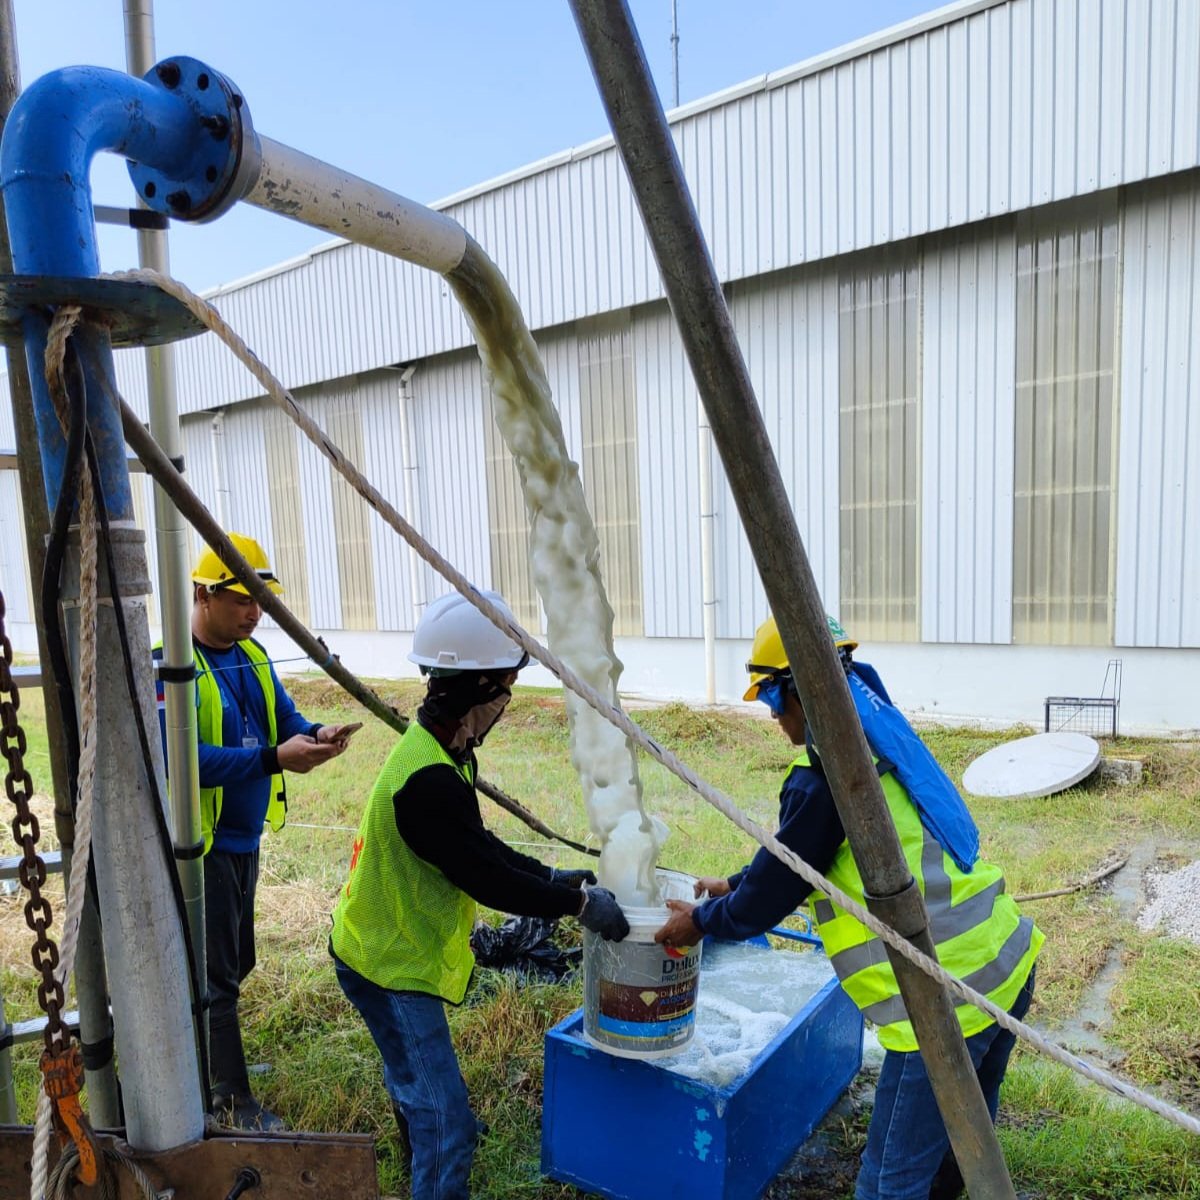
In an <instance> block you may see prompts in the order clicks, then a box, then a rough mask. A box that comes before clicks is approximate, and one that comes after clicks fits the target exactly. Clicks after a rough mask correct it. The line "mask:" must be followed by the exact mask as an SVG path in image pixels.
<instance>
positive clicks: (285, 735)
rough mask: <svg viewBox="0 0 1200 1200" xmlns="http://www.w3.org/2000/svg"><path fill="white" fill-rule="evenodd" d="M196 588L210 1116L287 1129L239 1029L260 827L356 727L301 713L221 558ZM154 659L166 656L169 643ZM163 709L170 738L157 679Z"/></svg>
mask: <svg viewBox="0 0 1200 1200" xmlns="http://www.w3.org/2000/svg"><path fill="white" fill-rule="evenodd" d="M229 536H230V539H231V540H232V541H233V543H234V545H235V546H236V547H237V549H238V550H239V551H240V552H241V554H242V556H243V557H244V558H245V559H246V560H247V561H248V562H249V563H250V565H251V566H253V567H254V568H255V569H256V570H257V571H258V574H259V576H260V577H261V578H262V579H263V581H264V582H265V583H266V585H267V586H268V587H269V588H270V589H271V590H272V591H274V592H276V593H278V592H281V591H282V590H283V589H282V588H281V586H280V584H279V582H278V580H276V578H275V574H274V572H273V571H272V570H271V564H270V562H269V561H268V559H267V555H266V552H265V551H264V550H263V548H262V547H261V546H260V545H259V544H258V542H256V541H255V540H254V539H253V538H248V537H245V536H243V535H242V534H237V533H233V534H230V535H229ZM192 585H193V589H194V593H193V606H192V647H193V651H194V654H195V660H196V715H197V728H198V735H199V737H198V746H197V751H198V758H199V767H200V824H201V829H202V832H203V838H204V846H203V853H204V909H205V913H204V916H205V954H206V958H207V970H208V997H209V1045H210V1054H209V1060H210V1063H209V1065H210V1074H211V1080H210V1083H211V1088H212V1109H213V1112H214V1114H215V1115H216V1116H217V1117H218V1118H219V1119H221V1120H222V1121H223V1122H224V1123H226V1124H229V1125H232V1126H235V1127H237V1128H242V1129H262V1130H268V1131H269V1130H279V1129H282V1128H283V1122H282V1121H281V1120H280V1119H279V1117H277V1116H276V1115H275V1114H274V1113H272V1112H271V1111H269V1110H268V1109H266V1108H264V1107H263V1106H262V1104H260V1103H259V1102H258V1100H257V1099H255V1097H254V1095H253V1093H252V1091H251V1089H250V1082H249V1076H248V1073H247V1070H246V1059H245V1053H244V1051H243V1048H242V1034H241V1027H240V1025H239V1022H238V1000H239V997H240V995H241V985H242V982H243V980H245V978H246V977H247V976H248V975H249V974H250V972H251V971H252V970H253V969H254V966H255V961H256V960H255V948H254V896H255V890H256V888H257V884H258V846H259V840H260V838H261V837H262V830H263V825H264V824H269V825H270V826H271V828H272V829H274V830H279V829H281V828H282V827H283V823H284V817H285V814H286V811H287V791H286V787H285V785H284V772H285V771H290V772H292V773H294V774H299V775H303V774H306V773H307V772H309V771H311V770H312V769H313V768H314V767H318V766H320V765H321V764H322V763H326V762H329V761H330V759H333V758H336V757H337V756H338V755H339V754H341V753H342V751H343V750H344V749H345V748H346V744H347V742H348V740H349V737H350V735H351V734H352V733H353V732H354V730H355V729H356V728H357V726H346V725H322V724H320V723H319V722H315V721H310V720H309V719H308V718H307V717H305V716H304V715H303V714H302V713H301V712H299V710H298V709H297V708H296V705H295V703H294V702H293V700H292V698H291V696H289V695H288V693H287V691H286V689H285V688H284V686H283V684H282V683H280V682H279V677H278V676H277V675H276V674H275V668H274V667H273V666H272V665H271V661H270V657H269V655H268V654H267V651H266V649H265V648H264V647H263V646H262V645H260V643H258V642H257V641H255V640H254V638H253V637H252V636H251V635H252V634H253V633H254V630H255V628H256V627H257V625H258V622H259V619H260V618H261V617H262V609H261V608H259V606H258V603H257V602H256V601H255V600H254V599H253V597H252V596H250V594H249V593H248V592H247V591H246V589H245V588H244V587H243V586H242V585H241V584H240V583H239V582H238V581H237V578H236V577H235V576H234V575H233V573H232V572H231V571H230V570H229V568H228V567H227V566H226V565H225V564H224V563H223V562H222V561H221V559H220V557H219V556H218V555H217V554H216V552H215V551H213V550H211V549H207V548H206V549H205V551H204V553H203V554H202V555H201V556H200V558H199V560H198V561H197V563H196V567H195V570H194V571H193V572H192ZM154 654H155V657H156V658H157V659H161V657H162V648H161V646H156V647H155V650H154ZM158 710H159V722H160V728H161V732H162V735H163V740H164V742H165V740H166V715H165V711H164V710H165V704H164V701H163V688H162V684H161V682H160V683H159V685H158Z"/></svg>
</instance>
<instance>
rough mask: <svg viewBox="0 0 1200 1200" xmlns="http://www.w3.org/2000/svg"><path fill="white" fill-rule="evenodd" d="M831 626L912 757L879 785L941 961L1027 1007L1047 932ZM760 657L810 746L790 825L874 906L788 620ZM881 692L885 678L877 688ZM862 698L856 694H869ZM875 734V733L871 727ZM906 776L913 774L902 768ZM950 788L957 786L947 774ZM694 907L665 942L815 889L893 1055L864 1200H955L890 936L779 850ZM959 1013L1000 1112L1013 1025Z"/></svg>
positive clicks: (789, 833)
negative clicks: (815, 736) (836, 796)
mask: <svg viewBox="0 0 1200 1200" xmlns="http://www.w3.org/2000/svg"><path fill="white" fill-rule="evenodd" d="M830 627H831V631H832V633H833V636H834V639H835V641H836V642H837V643H838V647H839V651H840V652H841V654H842V661H843V665H844V666H845V667H846V669H847V675H848V678H849V679H850V687H851V691H852V692H854V691H855V690H856V689H858V690H859V691H860V692H862V693H863V696H864V698H863V707H861V708H860V709H859V712H860V716H861V718H862V720H863V727H864V732H865V733H866V734H867V740H868V742H870V743H871V745H872V749H873V750H874V751H875V754H876V757H877V760H878V759H880V757H881V756H880V752H879V746H878V745H876V742H883V741H886V742H887V743H888V745H889V747H890V748H891V749H892V750H893V753H895V756H896V758H897V759H900V760H902V765H901V763H893V762H892V761H890V759H889V760H888V761H886V762H882V761H881V762H880V763H879V766H880V771H881V775H880V783H881V784H882V786H883V794H884V798H885V799H886V801H887V805H888V811H889V813H890V814H891V817H892V821H893V823H894V824H895V826H896V832H897V834H898V835H899V838H900V844H901V847H902V848H903V850H904V854H905V858H906V860H907V862H908V864H909V868H910V870H911V871H912V874H913V877H914V878H915V879H916V880H917V882H918V885H919V886H920V889H921V892H922V895H923V897H924V900H925V907H926V909H927V911H928V914H929V930H930V935H931V937H932V939H933V942H934V946H935V948H936V950H937V954H938V958H939V960H940V962H941V964H942V966H944V967H945V968H946V970H947V971H949V972H950V973H951V974H952V975H955V976H956V977H958V978H960V979H962V980H964V982H966V983H967V984H968V985H969V986H971V987H973V988H974V989H975V990H976V991H979V992H982V993H983V994H985V995H986V996H987V997H988V999H989V1000H991V1001H992V1002H993V1003H994V1004H996V1005H997V1006H999V1007H1000V1008H1003V1009H1005V1010H1007V1011H1008V1012H1010V1013H1011V1014H1012V1015H1013V1016H1015V1017H1017V1018H1018V1019H1020V1018H1022V1017H1023V1016H1024V1015H1025V1013H1026V1011H1027V1010H1028V1008H1029V1003H1030V999H1031V997H1032V994H1033V980H1034V963H1035V960H1036V958H1037V955H1038V952H1039V951H1040V949H1041V946H1042V942H1043V935H1042V933H1041V931H1040V930H1038V929H1037V927H1036V926H1035V925H1034V924H1033V922H1032V921H1031V920H1030V919H1029V918H1028V917H1023V916H1021V914H1020V913H1019V912H1018V910H1017V906H1016V904H1015V903H1014V901H1013V899H1012V897H1011V896H1009V895H1008V894H1007V892H1006V891H1005V889H1004V876H1003V874H1002V873H1001V872H1000V870H999V868H998V867H995V866H993V865H992V864H991V863H987V862H983V861H980V860H978V832H977V831H976V829H975V827H974V822H973V821H972V820H971V818H970V814H969V813H968V812H967V811H966V807H965V805H963V804H962V800H961V797H959V796H958V794H957V792H956V791H955V790H954V789H953V786H952V785H949V781H948V780H944V779H943V778H940V777H941V776H943V775H944V773H943V772H941V770H940V768H937V767H936V763H935V762H934V761H933V760H932V757H931V756H929V755H928V751H927V750H926V749H925V747H924V745H923V744H922V743H920V739H919V738H917V736H916V734H915V733H914V732H912V730H911V728H909V729H908V732H907V736H905V735H904V733H903V731H904V729H905V728H906V727H907V723H906V722H904V721H903V717H902V715H901V714H899V712H898V710H896V709H894V708H893V707H892V706H891V705H890V703H888V702H887V700H886V693H883V696H880V695H879V693H880V692H881V691H882V685H881V684H879V682H878V676H875V675H874V673H873V672H868V673H867V677H866V678H870V679H873V680H874V683H875V686H874V687H872V686H871V685H870V684H869V683H867V682H866V678H864V677H863V676H860V675H858V674H856V673H855V672H854V667H856V666H858V664H852V660H850V658H849V651H850V650H852V649H853V646H854V643H852V642H851V641H850V640H849V638H847V637H846V635H845V633H844V631H843V630H842V629H841V627H840V625H838V624H837V623H836V622H834V621H832V620H831V621H830ZM751 655H752V657H751V662H750V663H748V664H747V670H748V671H749V672H750V674H751V683H750V689H749V690H748V691H747V693H746V699H748V700H753V699H757V700H760V701H762V702H763V703H765V704H766V705H767V706H768V707H769V708H770V710H771V714H772V716H774V718H775V720H776V721H777V722H778V723H779V728H780V731H781V732H782V733H783V734H784V735H785V736H786V737H787V739H788V740H789V741H790V742H791V743H792V744H793V745H794V746H796V747H797V756H796V759H795V760H794V762H793V763H792V765H791V767H790V768H789V770H788V774H787V777H786V779H785V780H784V783H783V788H782V791H781V793H780V799H779V828H778V830H777V831H776V837H777V838H778V839H779V841H780V842H782V843H783V844H784V845H785V846H787V847H788V848H789V849H790V850H792V851H794V852H795V853H796V854H798V855H799V856H800V857H801V858H802V859H803V860H804V861H805V862H807V863H808V864H809V865H810V866H812V867H814V868H815V869H816V870H817V871H819V872H820V873H821V874H822V875H824V876H825V877H826V878H827V879H829V880H830V882H831V883H832V884H834V885H835V886H836V887H837V888H838V889H839V890H840V891H842V892H844V893H846V894H847V895H848V896H850V897H851V898H852V899H853V900H855V901H857V902H858V903H859V904H864V903H865V899H864V888H863V882H862V877H861V875H860V874H859V871H858V867H857V865H856V864H855V861H854V855H853V852H852V851H851V849H850V844H849V842H848V841H847V839H846V834H845V830H844V829H843V827H842V822H841V818H840V817H839V816H838V812H837V807H836V805H835V804H834V800H833V793H832V792H831V791H830V788H829V784H828V782H827V780H826V778H825V772H824V770H823V769H822V767H821V762H820V757H819V755H818V753H817V751H816V748H815V747H813V746H812V743H811V740H810V738H809V736H808V726H807V721H806V718H805V715H804V708H803V705H802V704H801V703H800V697H799V695H798V694H797V691H796V686H795V683H794V681H793V679H792V673H791V668H790V666H789V664H788V660H787V656H786V653H785V651H784V648H783V642H782V639H781V638H780V636H779V630H778V628H777V627H776V625H775V621H774V619H770V620H768V621H766V622H764V624H763V625H761V626H760V627H759V630H758V633H757V634H756V636H755V640H754V647H753V649H752V651H751ZM876 689H878V690H876ZM859 699H860V697H856V705H857V704H858V702H859ZM873 739H874V740H873ZM902 777H903V778H904V779H905V780H906V781H907V782H905V783H902V782H901V778H902ZM947 785H949V786H947ZM706 891H707V892H708V894H709V897H710V898H709V899H707V900H705V901H704V902H703V903H701V904H698V905H695V904H689V903H685V902H682V901H668V902H667V903H668V905H669V906H670V907H671V909H672V910H673V911H672V914H671V917H670V919H669V920H668V921H667V923H666V924H665V925H664V926H663V927H662V928H661V929H660V930H659V931H658V932H657V934H656V935H655V936H656V940H657V941H659V942H661V943H663V944H665V945H667V946H690V945H694V944H695V942H696V941H697V940H698V939H699V938H700V937H702V936H703V935H705V934H711V935H712V936H713V937H717V938H724V939H730V940H741V939H745V938H749V937H754V936H757V935H758V934H761V933H764V932H765V931H766V930H768V929H771V928H773V927H774V926H775V925H777V924H778V923H779V922H780V921H781V920H783V918H784V917H786V916H787V915H788V914H789V913H791V912H793V911H794V910H795V909H796V908H797V907H798V906H799V905H800V904H802V903H804V902H805V901H808V903H809V912H810V915H811V918H812V922H813V926H814V928H815V929H816V931H817V932H818V933H819V934H820V936H821V941H822V943H823V944H824V947H825V951H826V953H827V954H828V955H829V960H830V963H831V965H832V966H833V969H834V971H835V972H836V973H837V976H838V979H839V981H840V982H841V985H842V987H843V989H844V990H845V991H846V992H847V994H848V995H849V996H850V998H851V999H852V1000H853V1001H854V1002H855V1004H856V1005H857V1006H858V1007H859V1008H860V1009H861V1010H862V1012H863V1015H864V1017H866V1018H867V1019H868V1020H869V1021H871V1022H872V1023H873V1024H874V1025H875V1026H877V1028H878V1034H879V1041H880V1043H881V1045H882V1046H883V1047H884V1049H885V1051H886V1054H885V1057H884V1062H883V1067H882V1069H881V1071H880V1076H879V1084H878V1087H877V1088H876V1093H875V1106H874V1110H873V1112H872V1114H871V1124H870V1128H869V1130H868V1132H867V1145H866V1148H865V1149H864V1151H863V1157H862V1165H861V1168H860V1170H859V1175H858V1181H857V1185H856V1189H855V1193H854V1194H855V1200H952V1198H954V1197H957V1196H958V1195H960V1193H961V1190H962V1176H961V1173H960V1172H959V1169H958V1164H957V1162H956V1161H955V1158H954V1154H953V1151H952V1150H951V1148H950V1140H949V1136H948V1135H947V1133H946V1128H945V1125H944V1124H943V1122H942V1118H941V1115H940V1113H939V1111H938V1107H937V1102H936V1100H935V1098H934V1095H933V1089H932V1087H931V1085H930V1082H929V1077H928V1075H927V1074H926V1071H925V1064H924V1061H923V1060H922V1058H921V1054H920V1050H919V1047H918V1045H917V1039H916V1035H915V1033H914V1031H913V1027H912V1023H911V1022H910V1021H909V1019H908V1012H907V1010H906V1008H905V1006H904V1001H903V999H902V997H901V996H900V988H899V984H898V983H897V981H896V976H895V973H894V972H893V970H892V967H891V964H890V962H889V961H888V958H887V956H886V954H885V953H883V951H882V947H881V944H880V942H879V940H878V938H877V937H876V936H875V935H874V934H873V933H871V932H870V931H869V930H867V929H866V927H865V926H864V925H862V924H861V922H859V921H858V919H857V918H856V917H854V916H853V915H852V914H851V913H849V912H847V911H846V910H844V909H842V908H841V907H840V906H839V905H838V904H837V903H836V902H835V901H834V900H833V899H832V897H831V896H827V895H825V894H824V893H822V892H819V891H814V890H813V889H812V888H811V887H810V885H809V884H807V883H806V882H805V881H804V880H803V879H802V878H801V877H800V876H799V875H797V874H796V873H795V872H793V871H792V870H791V869H790V868H789V867H787V866H785V865H784V864H783V863H782V862H780V861H779V859H777V858H776V857H775V856H774V855H773V854H771V853H770V852H769V851H767V850H766V849H761V850H759V851H758V853H757V854H756V855H755V857H754V860H753V861H752V862H751V863H750V865H749V866H748V867H745V868H743V869H742V870H741V871H739V872H737V873H736V874H735V875H732V876H730V877H729V878H728V879H720V878H715V879H708V878H706V879H701V880H699V881H698V882H697V885H696V894H697V896H701V895H703V894H704V892H706ZM956 1015H957V1017H958V1020H959V1024H960V1025H961V1027H962V1032H963V1035H964V1037H965V1038H966V1044H967V1049H968V1050H969V1052H970V1055H971V1061H972V1062H973V1063H974V1066H975V1069H976V1074H977V1076H978V1079H979V1083H980V1087H981V1089H982V1091H983V1095H984V1099H985V1100H986V1102H987V1106H988V1110H989V1112H990V1113H991V1116H992V1119H993V1120H995V1117H996V1110H997V1106H998V1103H999V1095H1000V1083H1001V1081H1002V1080H1003V1078H1004V1073H1005V1071H1006V1069H1007V1066H1008V1058H1009V1054H1010V1053H1011V1051H1012V1048H1013V1045H1014V1043H1015V1040H1016V1039H1015V1038H1014V1036H1013V1035H1012V1034H1011V1033H1009V1032H1007V1031H1006V1030H1003V1029H1001V1028H1000V1026H999V1025H997V1024H996V1023H995V1022H994V1021H993V1020H992V1018H991V1017H990V1016H988V1015H987V1014H986V1013H984V1012H982V1011H980V1010H979V1009H977V1008H976V1007H975V1006H974V1005H971V1004H962V1005H960V1006H958V1008H957V1009H956Z"/></svg>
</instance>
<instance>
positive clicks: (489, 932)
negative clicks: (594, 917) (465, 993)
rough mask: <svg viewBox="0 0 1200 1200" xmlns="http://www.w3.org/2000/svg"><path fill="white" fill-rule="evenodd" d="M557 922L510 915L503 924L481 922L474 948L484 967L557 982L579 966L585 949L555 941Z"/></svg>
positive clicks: (520, 976)
mask: <svg viewBox="0 0 1200 1200" xmlns="http://www.w3.org/2000/svg"><path fill="white" fill-rule="evenodd" d="M557 930H558V922H557V921H555V920H551V919H550V918H549V917H508V918H506V920H505V921H504V923H503V924H502V925H497V926H492V925H485V924H482V923H481V924H479V925H476V926H475V929H474V931H473V932H472V934H471V949H472V950H474V951H475V961H476V962H477V963H478V964H479V965H480V966H481V967H494V968H496V969H498V970H501V971H507V972H508V973H510V974H512V975H516V976H518V977H519V978H521V979H526V980H534V981H536V982H538V983H557V982H559V981H560V980H561V979H563V978H565V977H566V976H567V975H569V974H570V973H571V972H572V971H574V970H576V969H577V968H578V966H579V962H580V959H581V958H582V956H583V950H582V949H581V948H580V947H578V946H576V947H573V948H572V949H564V948H563V947H561V946H558V945H556V944H555V941H554V935H555V933H556V932H557Z"/></svg>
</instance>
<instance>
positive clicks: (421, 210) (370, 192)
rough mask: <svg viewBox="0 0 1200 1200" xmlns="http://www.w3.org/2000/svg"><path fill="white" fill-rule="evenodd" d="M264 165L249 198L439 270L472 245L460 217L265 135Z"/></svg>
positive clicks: (454, 262)
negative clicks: (453, 217)
mask: <svg viewBox="0 0 1200 1200" xmlns="http://www.w3.org/2000/svg"><path fill="white" fill-rule="evenodd" d="M259 143H260V145H261V149H262V167H261V168H260V170H259V173H258V178H257V180H256V181H255V183H254V187H253V188H251V190H250V192H249V194H248V195H247V196H245V197H244V199H245V202H246V203H247V204H253V205H254V206H255V207H256V208H265V209H269V210H270V211H271V212H276V213H280V214H281V215H283V216H285V217H291V218H292V220H294V221H300V222H302V223H303V224H305V225H313V226H315V227H316V228H317V229H324V230H325V231H326V232H328V233H332V234H334V235H335V236H337V237H344V238H351V239H352V240H353V241H355V242H358V243H360V244H361V245H364V246H370V247H371V248H372V249H373V250H379V251H381V252H382V253H384V254H391V255H394V256H395V257H396V258H403V259H405V260H406V261H408V262H412V263H416V264H417V265H418V266H421V267H428V268H429V269H430V270H431V271H436V272H437V273H438V274H439V275H445V274H446V272H447V271H452V270H454V268H455V267H457V266H458V264H459V263H460V262H462V257H463V254H464V253H465V252H466V249H467V234H466V231H465V230H464V229H463V227H462V226H461V225H459V223H458V222H457V221H454V220H452V219H451V218H450V217H445V216H443V215H442V214H441V213H439V212H434V210H433V209H431V208H426V207H425V206H424V205H423V204H417V203H416V202H415V201H413V200H408V199H406V198H405V197H403V196H400V195H397V194H396V193H395V192H389V191H388V190H387V188H381V187H378V186H377V185H376V184H373V183H368V182H367V181H366V180H365V179H360V178H359V177H358V176H357V175H351V174H350V173H349V172H348V171H342V170H340V169H339V168H338V167H333V166H330V165H329V163H326V162H322V161H321V160H320V159H319V158H312V157H311V156H310V155H308V154H303V153H301V151H299V150H294V149H293V148H292V147H291V146H284V145H283V144H282V143H280V142H275V141H272V140H271V139H270V138H267V137H260V138H259Z"/></svg>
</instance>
